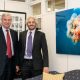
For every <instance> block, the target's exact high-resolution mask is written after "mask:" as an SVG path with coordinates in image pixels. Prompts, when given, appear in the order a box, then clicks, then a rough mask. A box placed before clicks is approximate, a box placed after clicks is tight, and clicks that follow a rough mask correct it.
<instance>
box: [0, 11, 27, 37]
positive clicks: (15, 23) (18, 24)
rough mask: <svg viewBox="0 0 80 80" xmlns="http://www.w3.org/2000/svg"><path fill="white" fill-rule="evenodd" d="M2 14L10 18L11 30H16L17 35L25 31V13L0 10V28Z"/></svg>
mask: <svg viewBox="0 0 80 80" xmlns="http://www.w3.org/2000/svg"><path fill="white" fill-rule="evenodd" d="M3 13H9V14H10V15H11V16H12V24H11V26H10V28H11V29H13V30H16V31H17V32H18V36H19V33H20V32H22V31H24V30H26V12H18V11H8V10H0V26H1V16H2V14H3Z"/></svg>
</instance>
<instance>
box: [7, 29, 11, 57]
mask: <svg viewBox="0 0 80 80" xmlns="http://www.w3.org/2000/svg"><path fill="white" fill-rule="evenodd" d="M6 32H7V36H6V38H7V42H6V44H7V56H8V58H11V57H12V50H11V40H10V35H9V31H8V30H6Z"/></svg>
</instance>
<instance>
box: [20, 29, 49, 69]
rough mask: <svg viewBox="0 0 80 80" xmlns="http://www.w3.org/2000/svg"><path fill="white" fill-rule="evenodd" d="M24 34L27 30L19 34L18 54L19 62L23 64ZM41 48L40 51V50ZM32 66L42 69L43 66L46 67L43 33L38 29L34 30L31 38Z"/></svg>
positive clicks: (46, 55)
mask: <svg viewBox="0 0 80 80" xmlns="http://www.w3.org/2000/svg"><path fill="white" fill-rule="evenodd" d="M26 35H27V31H24V32H21V33H20V36H19V51H20V52H19V54H20V64H21V65H22V64H23V60H24V54H25V47H26ZM41 49H42V52H41ZM32 57H33V67H34V69H35V70H37V69H42V68H43V67H48V49H47V43H46V38H45V34H44V33H42V32H40V31H37V30H36V31H35V35H34V40H33V50H32Z"/></svg>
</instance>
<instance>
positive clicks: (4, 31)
mask: <svg viewBox="0 0 80 80" xmlns="http://www.w3.org/2000/svg"><path fill="white" fill-rule="evenodd" d="M2 30H3V33H4V36H5V40H6V42H7V36H6V35H7V32H6V29H5V28H4V27H3V26H2ZM8 30H9V29H8ZM9 35H10V40H11V49H12V56H13V55H14V48H13V42H12V38H11V34H10V30H9ZM6 54H8V53H6Z"/></svg>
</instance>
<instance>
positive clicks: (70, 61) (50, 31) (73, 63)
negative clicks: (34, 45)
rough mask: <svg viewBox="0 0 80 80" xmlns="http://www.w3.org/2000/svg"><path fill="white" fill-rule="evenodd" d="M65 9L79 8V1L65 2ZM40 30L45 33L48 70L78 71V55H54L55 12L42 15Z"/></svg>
mask: <svg viewBox="0 0 80 80" xmlns="http://www.w3.org/2000/svg"><path fill="white" fill-rule="evenodd" d="M65 1H66V8H65V9H69V8H74V7H80V0H65ZM42 30H43V31H44V32H45V33H46V37H47V42H48V49H49V61H50V62H49V64H50V70H56V71H59V72H66V71H70V70H74V69H80V55H62V54H61V55H60V54H56V22H55V11H54V12H48V13H46V14H43V15H42Z"/></svg>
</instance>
